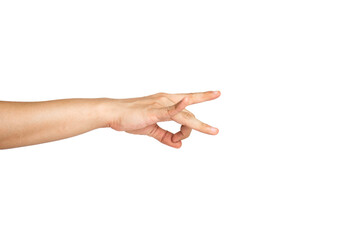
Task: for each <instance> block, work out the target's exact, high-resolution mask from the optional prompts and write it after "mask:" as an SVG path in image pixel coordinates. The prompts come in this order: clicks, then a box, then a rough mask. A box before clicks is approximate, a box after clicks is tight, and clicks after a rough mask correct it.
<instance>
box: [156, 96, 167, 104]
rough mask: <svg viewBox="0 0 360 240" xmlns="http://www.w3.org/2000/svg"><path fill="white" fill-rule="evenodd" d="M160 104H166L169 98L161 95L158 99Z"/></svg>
mask: <svg viewBox="0 0 360 240" xmlns="http://www.w3.org/2000/svg"><path fill="white" fill-rule="evenodd" d="M157 100H158V101H159V102H160V103H166V102H168V98H167V97H166V96H165V95H161V96H159V97H158V99H157Z"/></svg>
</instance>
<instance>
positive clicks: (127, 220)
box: [0, 0, 360, 240]
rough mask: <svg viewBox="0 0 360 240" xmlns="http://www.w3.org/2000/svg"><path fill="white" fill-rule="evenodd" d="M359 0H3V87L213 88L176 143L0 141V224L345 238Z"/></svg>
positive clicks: (75, 232)
mask: <svg viewBox="0 0 360 240" xmlns="http://www.w3.org/2000/svg"><path fill="white" fill-rule="evenodd" d="M357 3H358V1H344V0H342V1H317V0H311V1H256V0H255V1H226V0H222V1H210V0H208V1H198V0H192V1H136V0H132V1H78V0H71V1H16V0H12V1H1V2H0V99H1V100H13V101H35V100H36V101H38V100H49V99H59V98H73V97H112V98H126V97H138V96H144V95H149V94H153V93H157V92H169V93H179V92H198V91H207V90H221V91H222V96H221V97H220V98H219V99H217V100H215V101H212V102H206V103H203V104H198V105H194V106H190V107H189V110H190V111H192V112H194V114H196V116H197V117H198V118H199V119H200V120H202V121H204V122H206V123H209V124H211V125H214V126H216V127H218V128H219V129H220V133H219V134H218V135H217V136H209V135H204V134H201V133H198V132H193V134H192V136H191V137H190V138H189V139H187V140H185V141H184V142H183V147H182V148H181V149H172V148H169V147H167V146H165V145H162V144H160V143H158V142H157V141H156V140H153V139H151V138H149V137H145V136H135V135H129V134H126V133H119V132H115V131H112V130H110V129H101V130H95V131H92V132H90V133H87V134H83V135H81V136H78V137H74V138H71V139H67V140H62V141H58V142H53V143H47V144H41V145H37V146H31V147H23V148H17V149H10V150H2V151H1V152H0V239H2V240H8V239H9V240H10V239H37V240H39V239H156V240H160V239H277V240H278V239H347V240H350V239H359V238H360V229H359V226H360V204H359V202H360V194H359V191H360V163H359V160H360V158H359V157H360V153H359V144H360V127H359V122H360V115H359V103H360V97H359V91H360V88H359V85H358V84H359V80H360V70H359V69H360V48H359V45H360V44H359V43H360V34H359V32H360V30H359V29H360V24H359V23H360V17H359V16H360V15H359V11H360V8H359V6H358V5H357ZM164 126H165V127H168V129H171V130H172V131H177V130H178V128H179V126H178V125H176V124H165V125H164Z"/></svg>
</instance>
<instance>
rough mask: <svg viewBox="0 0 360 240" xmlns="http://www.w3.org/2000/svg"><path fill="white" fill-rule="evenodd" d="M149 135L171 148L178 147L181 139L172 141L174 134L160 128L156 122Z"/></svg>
mask: <svg viewBox="0 0 360 240" xmlns="http://www.w3.org/2000/svg"><path fill="white" fill-rule="evenodd" d="M148 135H149V136H150V137H153V138H155V139H156V140H158V141H159V142H161V143H163V144H165V145H168V146H170V147H173V148H180V147H181V145H182V143H181V141H177V142H174V141H172V138H173V137H174V134H173V133H171V132H169V131H167V130H165V129H162V128H161V127H159V125H157V124H156V126H155V128H154V129H153V130H152V131H151V132H150V133H149V134H148Z"/></svg>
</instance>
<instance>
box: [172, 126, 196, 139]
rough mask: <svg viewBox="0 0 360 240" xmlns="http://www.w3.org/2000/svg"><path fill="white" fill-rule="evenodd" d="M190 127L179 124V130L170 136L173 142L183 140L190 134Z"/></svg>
mask: <svg viewBox="0 0 360 240" xmlns="http://www.w3.org/2000/svg"><path fill="white" fill-rule="evenodd" d="M191 130H192V129H191V128H190V127H188V126H186V125H181V129H180V131H179V132H177V133H175V134H174V136H172V141H173V142H178V141H181V140H184V139H186V138H188V137H189V136H190V133H191Z"/></svg>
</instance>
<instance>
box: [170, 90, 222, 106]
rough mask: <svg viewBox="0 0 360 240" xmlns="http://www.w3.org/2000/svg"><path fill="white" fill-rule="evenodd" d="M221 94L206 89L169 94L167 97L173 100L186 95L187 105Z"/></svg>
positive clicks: (211, 98)
mask: <svg viewBox="0 0 360 240" xmlns="http://www.w3.org/2000/svg"><path fill="white" fill-rule="evenodd" d="M220 95H221V93H220V91H207V92H198V93H180V94H169V98H170V99H171V100H173V101H175V102H178V101H180V100H181V99H183V98H184V97H188V105H191V104H196V103H201V102H206V101H210V100H214V99H216V98H218V97H219V96H220Z"/></svg>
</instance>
